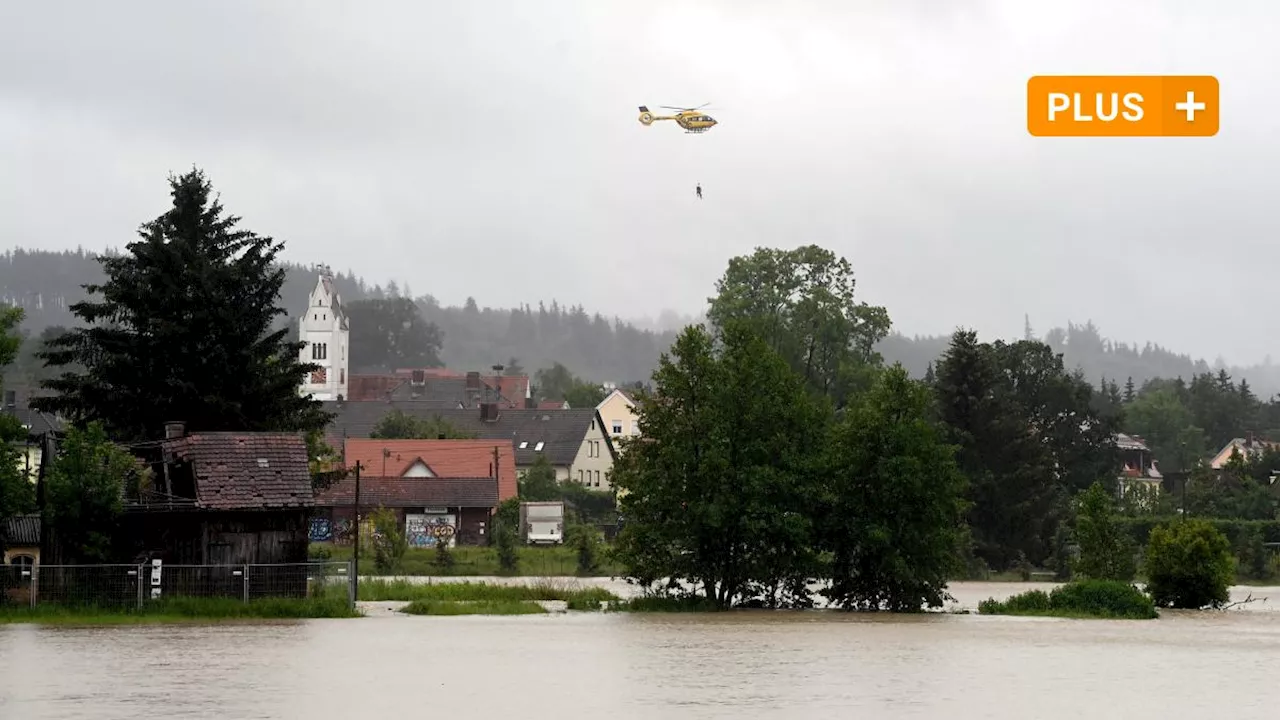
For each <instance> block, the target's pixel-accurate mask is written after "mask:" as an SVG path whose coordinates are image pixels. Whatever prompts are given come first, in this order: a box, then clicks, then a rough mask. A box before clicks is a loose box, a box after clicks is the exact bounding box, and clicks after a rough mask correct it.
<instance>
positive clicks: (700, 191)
mask: <svg viewBox="0 0 1280 720" xmlns="http://www.w3.org/2000/svg"><path fill="white" fill-rule="evenodd" d="M694 192H696V193H698V199H699V200H701V199H702V183H698V186H697V187H696V188H694Z"/></svg>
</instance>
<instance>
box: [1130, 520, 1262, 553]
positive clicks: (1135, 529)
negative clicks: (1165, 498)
mask: <svg viewBox="0 0 1280 720" xmlns="http://www.w3.org/2000/svg"><path fill="white" fill-rule="evenodd" d="M1116 519H1117V521H1118V522H1119V524H1120V526H1121V527H1123V528H1124V529H1125V530H1126V531H1128V533H1129V536H1130V537H1132V538H1133V541H1134V542H1135V543H1137V544H1138V546H1139V547H1146V545H1147V536H1148V535H1150V534H1151V528H1153V527H1155V526H1157V525H1162V524H1164V523H1170V522H1177V521H1178V520H1180V519H1181V517H1180V516H1178V515H1167V516H1164V517H1154V516H1153V517H1120V518H1116ZM1202 519H1204V520H1207V521H1208V522H1209V523H1210V524H1211V525H1213V526H1214V527H1215V528H1217V529H1218V531H1219V532H1221V533H1222V534H1223V535H1226V536H1227V540H1229V541H1230V542H1231V545H1232V547H1234V546H1235V545H1236V543H1237V541H1238V540H1239V538H1240V536H1241V535H1243V534H1246V533H1250V532H1252V531H1254V530H1257V531H1258V532H1260V533H1261V534H1262V541H1263V542H1269V543H1280V520H1223V519H1217V518H1202Z"/></svg>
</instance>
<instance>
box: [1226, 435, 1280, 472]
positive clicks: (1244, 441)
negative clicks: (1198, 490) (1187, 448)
mask: <svg viewBox="0 0 1280 720" xmlns="http://www.w3.org/2000/svg"><path fill="white" fill-rule="evenodd" d="M1268 449H1271V450H1280V443H1274V442H1271V441H1269V440H1262V439H1259V438H1255V437H1248V438H1235V439H1234V440H1232V441H1231V442H1229V443H1227V444H1226V446H1225V447H1223V448H1222V449H1221V450H1219V451H1218V454H1217V455H1214V456H1213V459H1212V460H1210V461H1209V467H1211V468H1213V469H1214V470H1221V469H1222V468H1224V467H1226V465H1227V462H1229V461H1230V460H1231V455H1232V454H1233V453H1235V452H1239V453H1240V456H1241V457H1243V458H1245V459H1246V460H1247V459H1248V458H1249V457H1250V456H1257V455H1261V454H1262V453H1264V452H1266V451H1267V450H1268Z"/></svg>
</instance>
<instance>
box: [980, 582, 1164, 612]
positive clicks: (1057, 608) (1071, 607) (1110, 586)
mask: <svg viewBox="0 0 1280 720" xmlns="http://www.w3.org/2000/svg"><path fill="white" fill-rule="evenodd" d="M978 612H979V613H980V614H982V615H1028V616H1040V617H1063V618H1093V619H1107V620H1151V619H1154V618H1157V617H1159V614H1158V613H1157V612H1156V606H1155V603H1154V602H1153V601H1152V600H1151V597H1150V596H1148V595H1147V594H1146V593H1144V592H1142V591H1141V590H1139V589H1138V588H1136V587H1134V586H1133V585H1131V584H1129V583H1127V582H1120V581H1117V580H1083V581H1080V582H1073V583H1068V584H1066V585H1062V586H1060V587H1056V588H1054V589H1053V591H1052V592H1049V593H1046V592H1044V591H1043V590H1031V591H1029V592H1024V593H1021V594H1019V595H1014V596H1013V597H1010V598H1009V599H1008V600H1005V601H1003V602H1001V601H999V600H996V599H995V598H988V599H986V600H983V601H982V602H981V603H979V604H978Z"/></svg>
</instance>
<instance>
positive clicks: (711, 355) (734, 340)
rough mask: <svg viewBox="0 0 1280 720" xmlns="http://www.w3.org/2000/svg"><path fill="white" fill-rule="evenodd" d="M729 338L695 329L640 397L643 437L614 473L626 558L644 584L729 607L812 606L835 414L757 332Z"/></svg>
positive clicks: (733, 328) (735, 328)
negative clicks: (819, 465) (826, 450)
mask: <svg viewBox="0 0 1280 720" xmlns="http://www.w3.org/2000/svg"><path fill="white" fill-rule="evenodd" d="M721 340H722V343H721V344H720V346H719V347H717V345H716V342H715V340H714V339H713V337H712V336H711V335H710V334H709V333H708V332H707V331H706V329H705V328H703V327H701V326H696V327H690V328H686V329H685V331H684V332H683V333H682V334H681V335H680V336H679V338H678V339H677V340H676V343H675V345H674V346H673V347H672V349H671V353H670V355H669V356H668V355H664V356H663V357H662V359H661V362H660V364H659V367H658V369H657V371H656V372H655V373H654V382H655V386H656V390H655V394H654V396H653V397H651V398H642V401H641V403H640V404H639V405H640V425H641V433H642V436H643V440H641V441H638V442H636V443H634V444H632V445H631V446H630V447H629V448H628V451H627V452H626V453H623V454H622V455H621V456H620V458H619V459H618V461H617V463H616V464H615V466H614V472H613V482H614V484H615V486H616V487H617V488H618V491H619V496H620V498H621V500H620V503H621V507H620V511H621V513H622V514H623V517H624V519H625V523H624V527H623V530H622V531H621V533H620V535H619V538H618V541H617V545H616V550H617V556H618V558H619V559H620V560H621V561H622V563H623V564H624V566H626V567H627V573H628V576H629V578H630V579H631V580H633V581H635V582H638V583H640V584H642V585H645V586H650V585H652V584H653V583H655V582H657V581H658V580H664V579H667V580H671V581H675V582H683V583H687V584H688V585H689V586H692V587H694V588H695V589H696V590H695V591H696V592H698V593H700V594H702V595H703V596H705V598H706V599H707V600H708V601H710V602H712V603H715V604H717V605H719V606H721V607H728V606H730V605H733V604H736V603H740V602H743V601H746V600H749V599H752V598H755V599H759V600H762V601H763V602H765V603H767V604H787V605H804V604H807V603H808V602H809V593H808V590H807V589H806V587H805V584H806V582H805V581H806V580H807V579H808V578H809V577H811V576H812V574H813V573H814V572H815V564H816V549H815V542H814V541H815V528H814V527H813V514H812V509H813V505H814V501H815V500H816V498H814V497H813V496H812V495H813V493H812V488H813V483H812V468H811V467H809V466H808V464H809V462H810V459H811V458H812V457H814V455H815V450H816V448H817V443H820V442H821V439H822V437H823V433H824V432H825V428H824V424H823V418H824V414H823V413H822V412H820V411H819V408H818V406H817V405H816V404H815V402H814V401H813V400H812V399H811V398H810V397H809V395H808V393H806V391H805V389H804V388H803V386H802V384H801V382H800V379H799V378H798V377H797V376H796V375H795V374H794V373H792V372H791V370H790V368H788V367H787V364H786V362H785V361H784V360H783V359H782V358H781V357H780V356H778V354H777V353H775V352H773V351H772V350H771V349H770V348H769V347H768V345H767V344H766V343H765V341H763V340H762V339H760V338H759V337H758V336H757V334H756V333H755V332H754V331H752V330H751V329H749V328H747V327H744V326H741V325H730V326H729V327H726V328H725V329H724V332H723V334H722V338H721Z"/></svg>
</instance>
